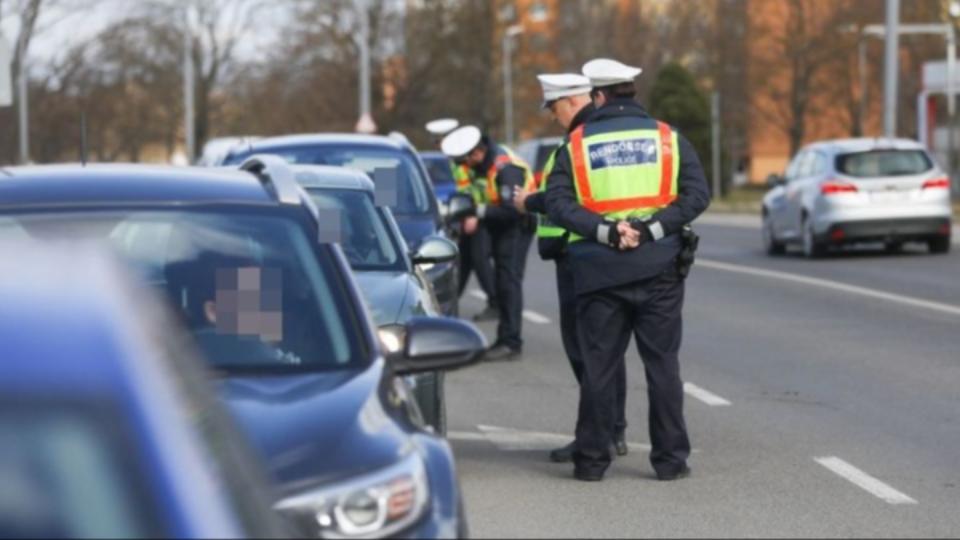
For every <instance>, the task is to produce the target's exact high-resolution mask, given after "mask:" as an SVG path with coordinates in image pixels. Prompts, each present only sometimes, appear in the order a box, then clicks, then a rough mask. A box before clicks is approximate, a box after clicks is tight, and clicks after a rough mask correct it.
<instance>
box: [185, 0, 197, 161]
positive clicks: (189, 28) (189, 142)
mask: <svg viewBox="0 0 960 540" xmlns="http://www.w3.org/2000/svg"><path fill="white" fill-rule="evenodd" d="M192 8H193V6H192V5H190V4H189V3H188V4H186V5H185V6H184V10H183V18H184V26H183V111H184V119H183V134H184V146H185V147H186V149H185V151H186V154H187V165H191V164H192V163H193V161H194V159H196V157H197V148H196V146H197V140H196V120H195V117H196V111H195V108H196V105H195V99H196V93H195V92H196V90H195V86H196V81H195V80H194V79H195V77H196V71H195V69H196V68H195V66H194V65H193V22H194V18H193V9H192Z"/></svg>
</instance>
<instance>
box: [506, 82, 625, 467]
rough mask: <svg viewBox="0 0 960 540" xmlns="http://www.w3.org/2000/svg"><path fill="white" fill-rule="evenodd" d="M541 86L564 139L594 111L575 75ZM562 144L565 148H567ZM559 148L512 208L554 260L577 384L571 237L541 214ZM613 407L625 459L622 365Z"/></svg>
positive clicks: (560, 455)
mask: <svg viewBox="0 0 960 540" xmlns="http://www.w3.org/2000/svg"><path fill="white" fill-rule="evenodd" d="M537 79H538V80H539V81H540V86H541V87H542V88H543V107H544V108H545V109H549V110H550V113H551V114H552V115H553V117H554V119H555V120H556V121H557V123H559V124H560V125H561V126H563V128H564V129H565V130H566V131H567V134H569V133H570V132H571V131H573V130H574V129H577V128H578V127H580V126H581V125H582V124H583V123H584V122H585V121H586V119H587V118H588V117H589V116H590V114H592V113H593V111H594V110H595V109H594V106H593V103H591V102H590V79H588V78H586V77H584V76H583V75H580V74H577V73H558V74H544V75H538V76H537ZM566 142H567V141H566V140H564V144H566ZM562 148H563V144H561V145H560V146H558V147H557V149H556V150H554V151H553V153H552V154H551V155H550V157H549V158H548V159H547V163H546V165H545V166H544V170H543V178H544V181H543V182H541V185H539V186H535V188H536V190H535V191H524V190H518V191H517V193H516V194H515V196H514V200H515V201H516V203H517V207H518V208H520V209H521V210H523V211H527V212H534V213H537V214H539V216H538V217H539V220H540V223H539V226H538V227H537V248H538V250H539V252H540V258H542V259H543V260H545V261H547V260H553V261H554V262H556V265H557V295H558V296H559V298H560V336H561V338H562V339H563V350H564V352H565V353H566V354H567V359H568V360H569V361H570V367H571V368H572V369H573V374H574V376H575V377H576V378H577V382H578V383H579V382H581V380H582V379H583V357H582V353H581V352H580V344H579V341H578V340H577V325H576V312H577V295H576V294H575V293H574V284H573V273H572V272H571V270H570V262H569V261H568V258H567V257H566V251H567V240H568V238H569V236H570V233H569V232H567V231H566V229H563V228H562V227H558V226H557V225H555V224H553V223H552V222H551V221H550V220H549V218H547V216H546V213H547V210H546V188H547V184H548V182H547V181H546V179H547V178H548V177H549V175H550V171H551V169H552V168H553V164H554V163H555V160H556V155H557V152H559V151H560V150H561V149H562ZM616 392H617V403H616V407H617V408H616V422H615V424H614V432H613V433H614V445H615V449H616V452H617V454H618V455H621V456H623V455H626V454H627V452H628V447H627V442H626V436H625V430H626V428H627V420H626V412H625V409H626V400H627V378H626V365H625V364H623V363H621V364H620V369H619V373H618V374H617V382H616ZM574 446H575V445H574V443H570V444H568V445H566V446H563V447H561V448H557V449H555V450H553V451H551V452H550V459H551V460H552V461H555V462H557V463H563V462H568V461H570V460H571V459H572V458H573V451H574Z"/></svg>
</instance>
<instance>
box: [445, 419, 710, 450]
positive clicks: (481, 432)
mask: <svg viewBox="0 0 960 540" xmlns="http://www.w3.org/2000/svg"><path fill="white" fill-rule="evenodd" d="M477 430H478V431H448V432H447V439H449V440H451V441H469V442H473V441H485V442H488V443H490V444H492V445H494V446H496V447H497V449H499V450H501V451H504V452H523V451H547V450H552V449H554V448H558V447H560V446H563V445H565V444H569V443H570V442H571V441H573V434H572V433H566V434H565V433H544V432H541V431H527V430H523V429H513V428H505V427H497V426H486V425H479V426H477ZM627 446H628V447H629V448H630V450H632V451H634V452H649V451H650V444H649V443H638V442H630V443H627ZM691 452H693V453H694V454H699V453H700V449H699V448H694V449H693V450H691Z"/></svg>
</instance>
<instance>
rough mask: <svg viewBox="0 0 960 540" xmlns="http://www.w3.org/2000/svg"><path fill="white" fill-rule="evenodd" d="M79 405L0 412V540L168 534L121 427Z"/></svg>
mask: <svg viewBox="0 0 960 540" xmlns="http://www.w3.org/2000/svg"><path fill="white" fill-rule="evenodd" d="M89 409H90V408H89V407H88V408H84V407H79V406H77V404H73V403H71V404H66V405H64V406H55V407H54V406H41V405H40V404H37V403H29V404H27V403H25V402H17V401H13V402H12V403H10V402H6V403H4V404H3V406H2V407H0V478H2V479H3V485H2V488H0V537H3V538H25V537H28V538H108V537H110V538H133V537H150V536H166V535H168V534H170V531H166V530H164V529H163V528H162V526H161V525H160V523H162V521H163V520H162V518H161V517H160V516H158V515H156V514H154V513H153V511H152V510H153V509H155V508H157V504H156V501H154V500H153V496H152V495H151V490H150V486H149V483H148V482H147V481H146V479H145V478H144V475H143V471H142V470H141V469H140V467H139V466H137V465H134V464H133V462H135V461H136V460H135V458H134V456H136V455H138V454H139V453H140V450H139V449H136V448H131V447H130V445H129V440H128V439H127V438H124V437H121V436H120V433H121V427H120V426H119V425H117V423H116V422H114V421H113V418H111V417H109V414H108V413H106V412H105V411H91V410H89Z"/></svg>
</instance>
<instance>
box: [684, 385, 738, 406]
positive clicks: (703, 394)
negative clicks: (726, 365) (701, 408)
mask: <svg viewBox="0 0 960 540" xmlns="http://www.w3.org/2000/svg"><path fill="white" fill-rule="evenodd" d="M683 391H684V392H686V393H687V395H688V396H690V397H693V398H696V399H698V400H700V401H702V402H704V403H706V404H707V405H709V406H711V407H729V406H730V405H731V403H730V402H729V401H727V400H725V399H723V398H722V397H720V396H718V395H716V394H714V393H713V392H708V391H706V390H704V389H703V388H700V387H699V386H697V385H695V384H693V383H688V382H685V383H683Z"/></svg>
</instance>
